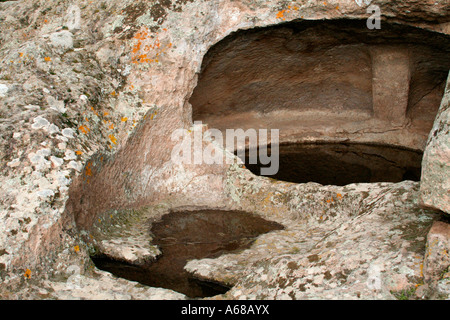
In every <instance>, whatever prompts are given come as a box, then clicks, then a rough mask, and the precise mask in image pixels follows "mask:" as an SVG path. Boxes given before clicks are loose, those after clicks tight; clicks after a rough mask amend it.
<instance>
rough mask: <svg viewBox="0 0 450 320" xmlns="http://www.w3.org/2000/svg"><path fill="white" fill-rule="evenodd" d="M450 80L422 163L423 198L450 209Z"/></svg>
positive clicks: (445, 209) (432, 206)
mask: <svg viewBox="0 0 450 320" xmlns="http://www.w3.org/2000/svg"><path fill="white" fill-rule="evenodd" d="M449 101H450V81H447V89H446V91H445V95H444V98H443V99H442V103H441V107H440V109H439V112H438V114H437V116H436V120H435V122H434V125H433V128H432V129H431V132H430V135H429V137H428V142H427V147H426V151H425V154H424V157H423V163H422V168H423V169H422V180H421V184H420V196H421V202H422V203H423V204H424V205H425V206H428V207H431V208H435V209H439V210H442V211H445V212H447V213H450V136H449V125H450V102H449Z"/></svg>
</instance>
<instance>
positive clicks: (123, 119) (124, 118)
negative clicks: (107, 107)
mask: <svg viewBox="0 0 450 320" xmlns="http://www.w3.org/2000/svg"><path fill="white" fill-rule="evenodd" d="M127 120H128V118H127V117H122V119H120V121H122V122H127Z"/></svg>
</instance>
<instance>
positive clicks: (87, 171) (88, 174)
mask: <svg viewBox="0 0 450 320" xmlns="http://www.w3.org/2000/svg"><path fill="white" fill-rule="evenodd" d="M91 167H92V163H90V162H88V164H87V166H86V175H87V176H88V177H90V176H92V169H91Z"/></svg>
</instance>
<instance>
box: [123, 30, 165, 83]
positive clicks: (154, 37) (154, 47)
mask: <svg viewBox="0 0 450 320" xmlns="http://www.w3.org/2000/svg"><path fill="white" fill-rule="evenodd" d="M134 39H135V40H137V42H136V43H135V44H134V45H133V48H132V50H131V52H132V56H131V62H132V63H134V64H138V63H151V62H159V60H158V59H156V57H158V56H160V55H162V54H163V53H165V52H166V51H167V49H169V48H171V47H172V43H169V44H166V43H164V42H161V40H160V39H159V38H158V33H154V34H151V32H150V29H148V28H144V29H143V30H142V31H139V32H137V33H136V34H135V35H134ZM130 90H131V89H130Z"/></svg>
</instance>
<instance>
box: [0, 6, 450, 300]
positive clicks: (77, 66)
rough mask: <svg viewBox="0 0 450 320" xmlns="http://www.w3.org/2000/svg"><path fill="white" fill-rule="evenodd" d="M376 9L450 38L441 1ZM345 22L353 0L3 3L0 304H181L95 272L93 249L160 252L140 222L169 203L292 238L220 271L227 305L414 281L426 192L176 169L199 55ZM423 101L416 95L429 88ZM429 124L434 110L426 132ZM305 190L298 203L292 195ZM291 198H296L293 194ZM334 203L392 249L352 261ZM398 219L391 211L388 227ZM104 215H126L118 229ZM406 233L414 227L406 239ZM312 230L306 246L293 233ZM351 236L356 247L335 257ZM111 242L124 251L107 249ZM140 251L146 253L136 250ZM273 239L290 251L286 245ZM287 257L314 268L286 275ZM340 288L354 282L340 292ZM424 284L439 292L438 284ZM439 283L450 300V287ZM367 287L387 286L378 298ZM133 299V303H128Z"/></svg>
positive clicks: (362, 12)
mask: <svg viewBox="0 0 450 320" xmlns="http://www.w3.org/2000/svg"><path fill="white" fill-rule="evenodd" d="M373 3H375V4H378V5H380V7H381V12H382V14H383V19H384V20H383V21H389V22H398V23H402V24H407V25H410V26H418V27H421V28H424V29H426V30H434V31H436V32H438V33H439V36H442V37H444V38H446V37H448V34H449V33H450V27H449V26H450V24H449V3H448V2H447V1H435V0H433V1H431V0H425V1H423V0H421V1H418V0H417V1H407V2H404V1H402V2H399V1H395V2H394V1H388V0H379V1H373ZM343 17H345V18H348V19H366V18H367V17H368V14H367V12H366V8H365V6H358V5H357V4H356V3H355V1H352V0H339V1H337V0H333V1H327V2H324V1H303V2H285V1H260V0H249V1H247V0H242V1H219V0H213V1H210V0H208V1H203V0H195V1H158V0H157V1H152V2H149V1H131V0H127V1H113V0H111V1H103V2H92V1H88V0H81V1H63V2H61V1H56V0H51V1H45V2H43V1H38V0H24V1H7V2H1V3H0V25H1V27H0V28H1V32H0V138H1V141H2V142H1V145H0V159H1V162H0V166H1V176H0V281H1V286H0V297H2V298H12V299H21V298H26V299H42V298H48V299H51V298H60V299H72V298H87V299H93V298H105V299H120V298H125V299H128V298H130V299H131V298H136V299H149V298H161V299H175V298H182V297H181V296H180V295H179V294H176V293H173V292H170V291H168V290H160V289H154V288H142V287H140V286H136V284H135V283H130V282H128V281H125V280H118V279H115V278H113V277H111V276H109V275H105V274H104V273H101V272H99V271H98V270H93V268H92V264H91V262H90V259H89V254H91V253H92V251H95V250H98V251H101V252H103V253H110V254H111V255H115V256H117V257H122V258H123V259H127V258H129V257H130V256H128V255H127V254H126V253H127V252H131V253H133V256H132V257H133V258H132V259H134V257H136V258H137V259H138V260H139V259H140V258H142V257H143V258H146V257H149V256H152V255H157V248H154V247H152V246H151V245H149V244H148V240H149V239H148V238H147V237H146V236H145V235H142V225H143V224H144V223H146V222H147V221H148V218H151V217H155V216H157V215H158V214H160V213H161V211H163V209H164V208H179V207H183V206H185V207H186V206H192V207H204V208H211V207H214V208H230V207H231V208H235V207H238V208H240V209H246V210H252V211H255V212H259V213H260V214H262V215H264V216H266V217H267V218H270V217H271V218H272V219H273V220H279V221H281V222H283V221H284V223H285V224H286V226H288V227H289V228H290V229H288V230H291V233H292V239H294V240H295V242H293V243H291V242H289V239H291V238H290V237H289V236H286V235H285V234H276V233H275V234H274V235H270V237H275V238H273V239H274V240H276V239H277V237H279V239H280V240H281V242H277V241H275V242H272V243H268V244H266V247H267V249H268V250H269V249H270V250H269V251H268V254H267V255H263V256H261V255H259V260H258V259H253V258H252V259H251V260H249V262H245V263H244V264H243V265H241V266H233V267H231V269H230V270H234V271H235V272H234V273H233V274H230V273H224V275H227V276H229V277H230V279H231V280H232V281H237V282H236V283H237V285H236V287H234V288H233V289H232V291H230V293H229V294H228V295H227V296H224V297H222V298H249V297H250V298H251V297H256V296H261V297H276V298H278V299H284V298H289V297H291V298H292V297H298V298H302V297H318V298H326V297H328V295H331V296H335V297H347V296H348V297H355V296H356V297H358V292H360V297H361V298H366V297H374V296H376V297H378V295H380V297H381V298H393V297H395V296H393V295H390V292H389V291H390V290H394V291H395V290H402V289H404V288H407V287H408V286H411V285H415V284H418V283H419V282H420V278H421V275H420V271H419V270H420V268H419V267H417V265H420V263H419V262H420V261H421V259H423V254H424V253H421V254H422V256H420V257H418V258H414V252H417V251H420V250H421V249H420V248H423V246H424V242H423V241H424V239H425V238H426V233H424V230H425V229H426V227H427V226H428V224H429V223H431V221H432V220H433V219H437V216H436V215H435V214H434V213H431V212H428V211H427V210H423V209H420V208H418V207H417V206H416V200H415V199H416V198H417V184H414V183H408V182H405V183H402V184H398V185H391V184H387V185H381V186H380V185H373V186H372V185H367V186H366V185H361V186H353V187H348V189H345V188H337V189H336V188H334V187H330V186H328V187H319V186H317V185H314V184H312V185H310V184H306V185H298V186H296V185H293V184H283V183H278V182H274V181H271V180H270V179H260V178H257V177H254V176H253V175H251V174H250V173H249V172H248V171H247V170H244V169H240V168H236V166H231V167H230V166H219V165H216V166H196V165H186V166H182V165H177V164H174V163H172V162H171V161H170V156H171V150H172V147H173V146H174V145H175V144H176V142H175V141H172V140H171V133H172V132H173V131H174V130H175V129H177V128H180V127H181V128H185V129H190V130H191V132H190V134H194V132H195V128H191V126H192V106H191V105H190V103H189V102H188V101H189V98H190V96H191V95H192V93H193V91H194V88H195V86H196V84H197V77H198V74H199V72H200V71H201V63H202V60H203V57H204V55H205V54H206V52H207V51H208V49H210V48H211V47H212V46H213V45H214V44H216V43H217V42H218V41H220V40H221V39H223V38H225V37H226V36H227V35H229V34H231V33H232V32H234V31H237V30H239V29H251V28H255V27H264V26H270V25H276V24H279V23H282V22H286V21H291V20H295V19H305V20H319V19H335V18H343ZM416 78H417V79H411V81H412V82H411V84H412V85H417V86H418V87H420V86H421V83H420V79H422V77H421V76H420V74H419V75H417V76H416ZM414 83H415V84H414ZM415 92H421V91H420V90H418V91H415ZM435 96H436V95H435V94H432V95H431V97H430V99H432V100H434V99H435V98H434V97H435ZM414 99H416V100H417V101H420V94H419V95H418V97H415V98H414ZM425 100H427V99H425ZM426 105H427V103H424V104H421V103H419V104H417V106H423V107H424V108H425V106H426ZM421 110H422V109H421V108H418V109H413V110H410V114H414V113H416V114H421V113H423V114H425V115H427V113H426V112H422V111H421ZM413 118H414V119H418V120H416V121H420V117H413ZM428 121H429V119H428V118H427V117H426V116H425V119H423V122H424V123H425V124H426V123H428ZM380 127H381V130H384V129H385V127H383V126H380ZM375 128H376V126H375ZM330 135H331V134H330ZM343 137H344V138H345V134H344V135H343ZM405 139H410V141H407V142H405V144H406V143H407V144H408V145H410V146H411V145H417V149H423V144H424V140H423V136H422V135H418V136H413V137H412V138H406V137H405ZM236 170H237V172H236ZM250 178H253V179H254V182H251V180H250ZM447 182H448V181H447ZM278 188H280V189H278ZM296 188H297V189H298V191H299V192H300V194H297V196H294V195H295V192H294V191H292V190H295V189H296ZM283 190H284V191H283ZM288 190H291V191H292V192H291V195H292V198H289V197H288V198H287V199H286V198H285V195H286V192H287V191H288ZM347 191H348V197H347V193H345V192H347ZM384 191H385V192H386V194H384V193H383V192H384ZM394 191H395V192H394ZM397 191H398V192H397ZM270 192H273V193H272V194H271V193H270ZM338 193H339V194H341V196H342V197H343V198H344V199H347V198H348V199H349V201H346V202H345V205H344V207H345V208H346V210H344V211H343V212H345V213H344V216H345V215H347V218H349V219H350V220H348V219H347V220H348V221H351V222H354V225H355V228H361V229H359V231H358V230H356V231H355V232H363V231H362V230H363V228H365V227H366V226H367V225H368V224H369V222H368V221H369V220H370V219H372V218H373V220H375V222H376V224H375V225H377V226H378V227H379V229H380V230H382V231H383V235H384V236H383V237H380V238H381V239H378V238H377V236H376V235H371V237H368V240H373V241H374V243H375V245H380V244H383V245H385V247H383V246H382V247H381V248H380V250H381V251H380V252H378V251H376V250H374V251H368V253H367V254H368V255H370V257H367V259H369V258H373V259H375V260H374V261H373V264H372V261H370V262H368V261H367V260H365V261H364V262H363V263H362V265H361V266H356V264H357V263H358V262H362V261H363V260H364V259H366V257H361V258H360V257H358V255H361V254H362V253H364V250H365V248H367V247H368V246H369V243H366V242H365V241H364V239H362V238H359V240H358V239H356V240H354V239H352V237H353V233H346V232H344V231H345V230H352V229H351V228H350V227H351V226H349V225H348V224H347V225H346V224H345V220H346V219H338V218H336V217H339V214H340V212H341V210H340V209H339V207H333V205H335V204H336V203H338V202H337V201H336V200H333V202H331V200H330V199H331V197H332V196H334V197H338ZM382 195H384V196H382ZM246 196H247V197H248V198H246ZM363 197H364V199H366V200H365V201H366V202H364V206H363V207H364V208H366V207H371V206H375V207H376V201H375V200H376V199H378V197H380V198H379V199H380V201H381V202H380V203H382V204H383V206H385V208H383V206H381V207H377V210H375V209H374V210H372V211H371V210H368V212H370V214H365V213H364V212H366V211H360V208H361V207H360V206H358V205H357V203H359V202H358V201H364V200H363ZM333 199H334V198H333ZM350 199H351V200H350ZM358 199H359V200H358ZM284 200H287V202H285V204H284V205H281V204H280V203H283V201H284ZM328 200H330V201H328ZM372 200H373V201H375V202H374V203H372V202H371V201H372ZM391 200H392V201H393V203H390V201H391ZM265 204H267V206H264V205H265ZM158 206H159V207H158ZM302 206H304V210H303V209H302V210H300V208H301V207H302ZM143 207H152V208H153V209H152V210H150V211H145V212H146V213H145V214H137V217H139V218H138V219H136V220H135V223H130V224H128V225H125V224H124V225H120V223H119V222H120V221H129V220H131V221H133V219H128V220H127V217H125V218H123V217H124V212H125V213H126V212H129V211H127V210H141V209H142V208H143ZM161 208H162V209H161ZM351 208H353V209H351ZM352 210H353V211H352ZM266 211H267V212H266ZM352 212H353V213H352ZM389 212H390V213H395V214H398V216H397V217H396V218H394V219H392V218H391V216H389V219H385V220H387V221H385V224H383V223H381V222H380V220H383V217H384V216H383V214H385V213H389ZM359 213H360V214H359ZM406 213H410V214H406ZM358 214H359V215H358ZM333 215H334V216H335V217H333ZM321 217H322V218H321ZM327 217H328V218H327ZM358 217H361V218H358ZM334 218H336V219H334ZM111 220H113V221H119V222H118V226H117V227H116V226H115V225H113V224H111ZM321 220H324V221H325V222H323V223H324V224H323V225H322V224H321V223H320V221H321ZM335 220H336V223H334V222H333V221H335ZM300 221H304V222H307V223H306V224H301V223H299V222H300ZM358 223H361V224H358ZM403 225H406V226H408V225H412V226H410V228H408V227H406V228H405V231H403V228H402V226H403ZM346 226H347V227H346ZM413 226H416V227H418V228H419V231H420V235H418V236H416V235H415V234H414V235H413V236H412V238H411V239H409V238H407V237H406V236H408V235H409V233H408V232H414V230H417V229H415V228H414V227H413ZM341 228H342V231H343V233H340V230H341ZM371 228H372V227H371ZM124 229H127V230H129V232H130V233H128V234H129V237H128V238H119V237H117V233H115V232H116V231H117V230H124ZM108 230H109V231H108ZM373 230H375V231H377V229H376V228H373ZM408 230H411V231H408ZM135 231H136V232H135ZM338 231H339V232H338ZM305 234H306V235H311V236H312V237H313V238H311V239H312V240H311V239H310V238H308V239H304V238H301V239H300V238H299V237H300V236H302V235H305ZM365 234H366V233H365V232H364V235H365ZM405 235H406V236H405ZM314 236H316V237H317V238H314ZM402 236H405V237H406V238H402ZM324 237H326V238H325V239H324V241H322V242H320V243H319V244H321V245H320V246H318V247H316V248H313V246H314V245H316V244H317V241H319V240H320V239H323V238H324ZM421 237H423V239H421ZM328 238H329V239H330V240H336V242H332V243H331V245H335V246H336V248H337V249H338V250H336V251H335V252H336V253H335V254H338V255H344V256H346V257H352V259H350V260H348V262H345V261H341V263H340V264H339V263H337V264H336V265H335V266H330V268H329V270H328V269H327V267H328V266H329V263H328V262H324V261H323V260H322V259H323V257H321V256H319V255H320V254H324V255H325V256H326V255H327V254H328V252H327V251H322V250H323V247H322V244H323V243H327V242H325V240H328ZM417 238H419V239H417ZM316 240H317V241H316ZM145 241H147V242H146V243H145ZM258 241H262V240H258ZM311 241H313V242H311ZM314 241H316V242H314ZM345 241H348V244H349V245H355V248H360V249H361V250H362V251H357V250H355V251H352V250H351V248H350V249H348V252H346V251H345V249H343V250H339V249H341V248H343V246H344V243H345ZM303 242H304V246H302V244H303ZM121 243H123V246H122V247H121V246H120V244H121ZM111 244H114V245H116V247H115V248H114V249H116V250H114V251H112V250H111V248H112V245H111ZM292 244H293V245H292ZM135 245H138V246H139V248H140V249H142V250H135V251H134V252H133V251H130V250H131V249H130V246H135ZM260 245H262V247H264V244H261V243H259V244H258V243H257V246H256V247H255V248H256V249H252V250H254V251H251V250H250V251H249V252H247V253H245V252H244V253H242V254H243V255H244V256H245V255H250V256H253V257H254V255H255V252H257V251H258V250H259V249H258V248H262V247H259V246H260ZM271 245H274V246H281V248H280V251H279V252H277V248H275V249H273V248H271V247H270V246H271ZM416 245H417V248H416ZM121 248H122V249H123V250H121ZM296 248H297V249H296ZM408 248H414V249H408ZM403 249H405V250H403ZM255 250H256V251H255ZM399 250H400V251H399ZM302 254H307V256H306V257H305V256H303V255H302ZM314 254H315V255H317V256H318V258H316V257H315V256H314ZM311 255H313V256H312V257H310V256H311ZM354 256H355V257H354ZM403 256H404V257H405V259H402V257H403ZM227 257H228V256H225V257H222V258H219V260H215V261H199V262H198V263H202V265H207V266H208V267H204V268H200V267H196V269H195V270H198V271H196V272H199V273H201V274H202V275H204V276H207V277H216V273H215V271H214V270H216V271H217V270H220V269H221V268H223V265H221V262H220V261H222V263H231V262H230V260H227V259H229V258H227ZM285 257H286V258H285ZM308 257H310V258H309V259H308ZM329 257H330V259H331V258H332V257H331V256H329ZM377 259H379V260H377ZM310 260H311V261H310ZM290 262H293V263H296V265H298V266H306V267H307V268H306V269H301V268H300V269H295V268H292V267H293V266H294V265H293V264H292V263H291V264H290V265H289V266H288V264H289V263H290ZM322 262H324V263H325V264H324V265H321V264H322ZM347 264H348V265H347ZM390 266H394V267H397V268H398V270H397V269H396V268H393V269H389V267H390ZM189 267H191V268H194V265H192V264H190V265H189ZM233 268H234V269H233ZM351 268H353V269H351ZM209 269H211V271H210V272H209V271H208V272H206V271H205V270H209ZM193 270H194V269H193ZM254 271H257V272H256V273H255V272H254ZM327 271H329V273H327ZM74 272H77V273H79V274H80V282H79V284H80V287H76V286H75V287H74V285H73V283H72V280H73V279H74V278H71V276H72V275H74ZM98 274H100V276H99V275H98ZM238 275H239V279H237V278H236V277H238ZM256 275H258V276H256ZM259 275H260V276H259ZM330 275H331V278H329V276H330ZM369 275H370V277H369ZM273 276H275V277H273ZM277 278H278V279H279V281H277ZM69 279H71V280H70V281H69ZM76 279H78V278H76ZM284 279H285V280H286V282H285V283H284ZM339 279H341V280H339ZM368 279H372V280H373V281H372V282H370V281H369V282H367V280H368ZM380 279H381V286H379V284H380V281H379V280H380ZM231 280H230V281H231ZM309 280H311V282H308V281H309ZM305 281H306V282H305ZM358 281H359V282H358ZM346 282H348V283H349V284H351V286H349V287H348V288H349V289H348V290H346V291H345V290H344V291H341V290H340V289H342V288H343V287H342V286H345V285H344V283H346ZM358 283H359V284H358ZM253 284H256V285H255V286H254V285H253ZM323 284H325V285H326V286H322V287H316V286H315V285H318V286H319V285H323ZM366 284H370V286H372V287H373V288H372V287H370V286H367V285H366ZM429 285H430V290H432V291H433V290H435V288H433V287H432V286H433V283H431V282H430V284H429ZM333 286H335V287H334V288H333ZM359 286H361V287H359ZM436 286H439V288H441V287H443V288H441V289H440V292H445V288H446V284H445V283H443V282H439V283H438V284H437V285H436ZM320 288H323V290H324V291H325V293H324V292H319V291H320ZM346 288H347V287H346ZM260 289H261V290H260ZM291 289H292V290H291ZM303 289H305V291H302V290H303ZM333 289H335V290H333ZM372 289H373V290H378V291H377V295H375V293H373V292H372V291H371V290H372ZM127 290H131V293H130V294H129V295H128V294H123V292H126V291H127ZM99 291H100V292H101V293H102V295H101V296H99V295H98V292H99ZM339 292H342V293H339Z"/></svg>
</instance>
